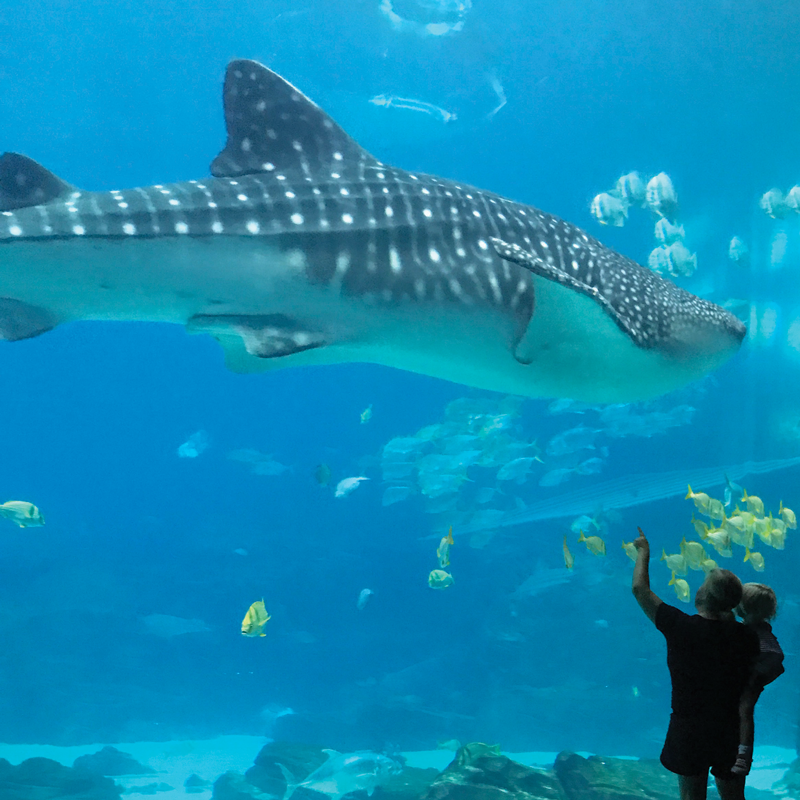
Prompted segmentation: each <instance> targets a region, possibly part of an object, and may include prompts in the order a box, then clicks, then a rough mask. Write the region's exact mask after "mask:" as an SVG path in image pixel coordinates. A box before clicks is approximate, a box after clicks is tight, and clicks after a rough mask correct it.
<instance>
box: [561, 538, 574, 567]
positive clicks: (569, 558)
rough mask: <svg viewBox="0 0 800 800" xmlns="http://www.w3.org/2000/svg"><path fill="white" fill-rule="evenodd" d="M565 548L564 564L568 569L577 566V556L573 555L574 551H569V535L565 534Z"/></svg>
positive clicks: (563, 546)
mask: <svg viewBox="0 0 800 800" xmlns="http://www.w3.org/2000/svg"><path fill="white" fill-rule="evenodd" d="M562 548H563V550H564V566H565V567H566V568H567V569H572V568H573V567H574V566H575V558H574V557H573V555H572V553H570V551H569V547H568V546H567V536H566V534H564V544H563V545H562Z"/></svg>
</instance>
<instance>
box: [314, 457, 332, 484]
mask: <svg viewBox="0 0 800 800" xmlns="http://www.w3.org/2000/svg"><path fill="white" fill-rule="evenodd" d="M332 474H333V473H332V472H331V468H330V467H329V466H328V465H327V464H325V463H322V464H317V468H316V469H315V470H314V480H315V481H316V482H317V483H318V484H319V485H320V486H327V485H328V484H329V483H330V482H331V475H332Z"/></svg>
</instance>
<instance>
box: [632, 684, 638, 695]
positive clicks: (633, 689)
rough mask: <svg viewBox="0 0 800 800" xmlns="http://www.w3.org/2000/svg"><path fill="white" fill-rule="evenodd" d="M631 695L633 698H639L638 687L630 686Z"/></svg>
mask: <svg viewBox="0 0 800 800" xmlns="http://www.w3.org/2000/svg"><path fill="white" fill-rule="evenodd" d="M631 694H632V695H633V696H634V697H638V696H639V687H638V686H631Z"/></svg>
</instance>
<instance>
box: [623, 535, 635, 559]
mask: <svg viewBox="0 0 800 800" xmlns="http://www.w3.org/2000/svg"><path fill="white" fill-rule="evenodd" d="M622 549H623V550H624V551H625V555H626V556H628V558H629V559H630V560H631V561H633V562H635V561H636V556H637V555H638V550H637V549H636V548H635V547H634V546H633V542H626V541H625V540H623V541H622Z"/></svg>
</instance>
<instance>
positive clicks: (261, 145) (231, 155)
mask: <svg viewBox="0 0 800 800" xmlns="http://www.w3.org/2000/svg"><path fill="white" fill-rule="evenodd" d="M223 100H224V104H225V125H226V127H227V130H228V141H227V143H226V145H225V148H224V149H223V151H222V152H221V153H220V154H219V155H218V156H217V157H216V158H215V159H214V160H213V161H212V162H211V174H212V175H214V176H215V177H236V176H239V175H250V174H254V173H259V172H268V173H275V174H279V173H282V172H287V173H292V174H300V175H303V176H304V177H306V178H311V177H312V176H319V175H320V174H321V173H322V172H323V171H326V172H328V173H331V171H333V172H334V174H340V175H341V174H344V171H345V170H346V171H347V174H348V176H349V177H353V178H357V179H358V178H362V177H363V169H364V167H366V166H377V165H378V164H379V162H378V161H377V160H376V159H375V158H373V156H371V155H370V154H369V153H368V152H367V151H366V150H364V149H363V148H362V147H361V146H360V145H359V144H358V143H357V142H356V141H355V140H354V139H352V138H351V137H350V136H349V135H348V134H347V133H345V132H344V130H342V128H340V127H339V126H338V125H337V124H336V123H335V122H334V121H333V120H332V119H331V118H330V117H329V116H328V115H327V114H326V113H325V112H324V111H323V110H322V109H321V108H319V106H317V105H316V104H315V103H313V102H312V101H311V100H309V99H308V98H307V97H306V96H305V95H304V94H303V93H302V92H300V91H299V90H298V89H295V87H294V86H292V85H291V84H290V83H289V82H288V81H286V80H284V79H283V78H281V76H280V75H277V74H275V73H274V72H272V71H271V70H268V69H266V68H265V67H264V66H263V65H261V64H259V63H257V62H255V61H247V60H239V61H232V62H231V63H230V64H229V65H228V69H227V72H226V73H225V88H224V92H223Z"/></svg>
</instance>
